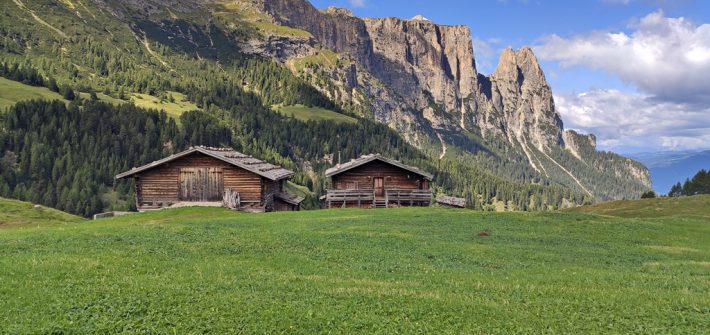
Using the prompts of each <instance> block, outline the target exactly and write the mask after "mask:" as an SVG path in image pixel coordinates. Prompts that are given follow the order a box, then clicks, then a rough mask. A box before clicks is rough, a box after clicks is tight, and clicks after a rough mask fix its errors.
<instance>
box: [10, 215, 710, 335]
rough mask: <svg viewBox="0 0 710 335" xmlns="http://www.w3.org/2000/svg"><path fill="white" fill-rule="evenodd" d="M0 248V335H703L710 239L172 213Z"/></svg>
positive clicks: (38, 232)
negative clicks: (485, 232) (366, 334)
mask: <svg viewBox="0 0 710 335" xmlns="http://www.w3.org/2000/svg"><path fill="white" fill-rule="evenodd" d="M704 210H705V211H709V210H710V208H707V207H705V208H704ZM482 230H490V235H491V236H490V237H480V236H478V233H479V232H480V231H482ZM0 246H2V247H0V268H2V269H6V270H4V271H0V324H3V325H4V330H5V331H7V332H9V333H47V332H51V331H55V332H58V333H60V332H64V333H120V332H124V333H148V332H161V333H168V332H169V333H203V332H210V333H235V332H244V333H286V332H289V333H303V334H312V333H322V332H334V333H360V332H369V333H377V332H379V333H395V332H400V333H414V332H425V333H593V332H605V333H606V332H618V333H632V332H636V333H682V332H686V333H702V332H704V331H706V330H707V329H709V328H710V318H708V314H709V313H710V307H709V306H710V295H708V294H707V293H708V291H710V281H708V277H709V276H710V261H709V260H710V225H708V224H707V220H704V219H699V218H695V217H688V218H681V217H678V218H667V219H633V218H614V217H610V216H596V215H590V214H579V213H484V212H471V211H466V210H449V209H435V208H415V209H394V210H350V209H347V210H323V211H315V212H294V213H270V214H264V215H249V214H238V213H233V212H229V211H226V210H222V209H205V208H185V209H178V210H171V211H161V212H153V213H147V214H137V215H132V216H126V217H119V218H114V219H107V220H101V221H93V222H88V223H84V224H76V225H63V226H62V227H61V228H59V227H46V228H40V229H34V230H15V229H5V230H2V231H0ZM0 332H1V331H0Z"/></svg>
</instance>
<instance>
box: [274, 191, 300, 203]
mask: <svg viewBox="0 0 710 335" xmlns="http://www.w3.org/2000/svg"><path fill="white" fill-rule="evenodd" d="M275 196H276V197H277V198H279V199H281V200H283V202H285V203H288V204H291V205H294V206H298V205H299V204H300V203H301V202H303V200H305V199H306V198H304V197H300V196H297V195H295V194H291V193H288V192H279V193H276V194H275Z"/></svg>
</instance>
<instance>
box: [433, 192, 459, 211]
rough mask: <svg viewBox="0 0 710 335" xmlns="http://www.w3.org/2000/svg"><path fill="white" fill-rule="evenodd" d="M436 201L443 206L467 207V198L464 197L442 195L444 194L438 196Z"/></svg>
mask: <svg viewBox="0 0 710 335" xmlns="http://www.w3.org/2000/svg"><path fill="white" fill-rule="evenodd" d="M436 202H437V203H438V204H440V205H442V206H448V207H458V208H464V207H466V199H464V198H457V197H450V196H446V195H442V196H440V197H438V198H436Z"/></svg>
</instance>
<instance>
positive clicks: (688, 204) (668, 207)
mask: <svg viewBox="0 0 710 335" xmlns="http://www.w3.org/2000/svg"><path fill="white" fill-rule="evenodd" d="M567 211H569V212H579V213H595V214H602V215H611V216H619V217H632V218H633V217H644V218H654V217H688V216H693V217H697V218H704V219H706V220H709V222H710V195H697V196H692V197H682V198H655V199H641V200H619V201H609V202H602V203H599V204H596V205H592V206H582V207H575V208H570V209H568V210H567Z"/></svg>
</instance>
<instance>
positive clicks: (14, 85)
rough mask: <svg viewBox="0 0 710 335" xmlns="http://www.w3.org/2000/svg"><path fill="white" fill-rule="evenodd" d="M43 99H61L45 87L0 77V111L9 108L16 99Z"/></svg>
mask: <svg viewBox="0 0 710 335" xmlns="http://www.w3.org/2000/svg"><path fill="white" fill-rule="evenodd" d="M32 99H45V100H56V99H59V100H63V99H62V96H61V95H59V94H58V93H56V92H52V91H50V90H49V89H48V88H46V87H35V86H30V85H25V84H23V83H20V82H17V81H13V80H10V79H6V78H3V77H0V111H3V110H5V109H6V108H9V107H10V106H12V105H14V104H16V103H17V102H18V101H24V100H32Z"/></svg>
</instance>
